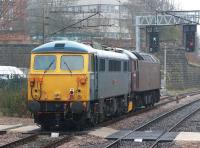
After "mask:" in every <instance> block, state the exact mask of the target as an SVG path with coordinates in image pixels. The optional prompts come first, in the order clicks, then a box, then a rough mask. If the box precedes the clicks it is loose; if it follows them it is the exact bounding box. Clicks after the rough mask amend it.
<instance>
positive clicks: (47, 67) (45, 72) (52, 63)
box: [44, 60, 55, 74]
mask: <svg viewBox="0 0 200 148" xmlns="http://www.w3.org/2000/svg"><path fill="white" fill-rule="evenodd" d="M54 62H55V60H53V61H52V62H51V63H50V64H49V66H48V67H47V68H46V69H45V71H44V74H45V73H46V72H47V71H48V70H49V69H50V68H51V66H52V65H53V64H54Z"/></svg>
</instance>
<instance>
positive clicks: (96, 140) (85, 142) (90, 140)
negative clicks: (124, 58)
mask: <svg viewBox="0 0 200 148" xmlns="http://www.w3.org/2000/svg"><path fill="white" fill-rule="evenodd" d="M199 97H200V95H197V96H192V97H190V98H184V99H181V100H180V101H179V103H178V104H177V103H176V102H172V103H168V104H166V105H164V106H160V107H158V108H155V109H152V110H150V111H148V112H146V113H142V114H139V115H136V116H133V117H130V118H127V119H125V120H123V121H119V122H116V123H114V124H112V125H110V126H109V127H110V128H114V129H119V130H120V129H133V128H135V127H137V126H139V125H140V124H142V123H143V122H145V121H147V120H150V119H152V118H154V117H156V116H158V115H159V114H162V113H164V112H166V111H169V110H171V109H173V108H175V107H177V106H181V105H183V104H186V103H188V102H191V101H193V100H195V99H197V98H199ZM109 143H111V142H110V141H107V140H105V139H102V138H100V137H95V136H88V135H87V136H81V137H76V138H75V139H74V140H71V141H70V142H68V143H66V144H65V145H63V146H61V147H60V148H64V147H69V148H73V147H75V148H78V147H80V148H82V147H83V148H86V147H87V148H88V147H89V148H94V147H95V148H102V147H105V146H106V145H108V144H109ZM149 144H150V145H151V143H145V144H142V145H141V143H132V144H130V143H129V144H128V145H127V144H126V143H123V144H122V146H121V147H148V146H149ZM187 144H188V146H195V145H197V146H198V143H197V144H196V143H195V144H193V143H192V144H190V143H187ZM167 145H168V146H169V147H170V145H172V146H174V147H181V146H182V145H181V144H169V143H168V144H167ZM168 146H167V147H168Z"/></svg>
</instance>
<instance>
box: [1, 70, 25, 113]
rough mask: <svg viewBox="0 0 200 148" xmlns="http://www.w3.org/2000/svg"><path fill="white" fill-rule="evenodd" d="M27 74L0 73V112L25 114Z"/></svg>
mask: <svg viewBox="0 0 200 148" xmlns="http://www.w3.org/2000/svg"><path fill="white" fill-rule="evenodd" d="M26 102H27V75H26V74H24V73H23V74H2V73H1V74H0V113H1V114H2V115H7V116H27V115H28V111H27V108H26Z"/></svg>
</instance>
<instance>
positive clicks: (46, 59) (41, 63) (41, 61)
mask: <svg viewBox="0 0 200 148" xmlns="http://www.w3.org/2000/svg"><path fill="white" fill-rule="evenodd" d="M55 68H56V57H55V56H53V55H50V56H46V55H44V56H42V55H39V56H35V60H34V69H35V70H55Z"/></svg>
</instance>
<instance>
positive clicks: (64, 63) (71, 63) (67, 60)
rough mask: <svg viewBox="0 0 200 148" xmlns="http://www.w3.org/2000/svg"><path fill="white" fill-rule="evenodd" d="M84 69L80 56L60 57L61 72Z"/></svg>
mask: <svg viewBox="0 0 200 148" xmlns="http://www.w3.org/2000/svg"><path fill="white" fill-rule="evenodd" d="M83 68H84V60H83V57H82V56H70V55H67V56H62V58H61V69H62V70H69V71H71V70H82V69H83Z"/></svg>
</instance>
